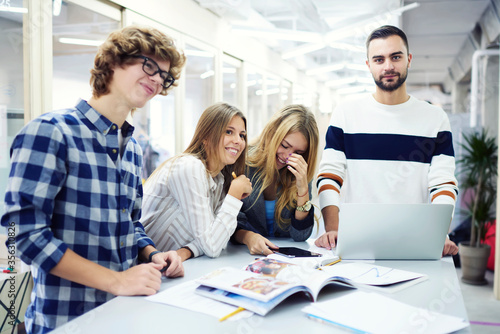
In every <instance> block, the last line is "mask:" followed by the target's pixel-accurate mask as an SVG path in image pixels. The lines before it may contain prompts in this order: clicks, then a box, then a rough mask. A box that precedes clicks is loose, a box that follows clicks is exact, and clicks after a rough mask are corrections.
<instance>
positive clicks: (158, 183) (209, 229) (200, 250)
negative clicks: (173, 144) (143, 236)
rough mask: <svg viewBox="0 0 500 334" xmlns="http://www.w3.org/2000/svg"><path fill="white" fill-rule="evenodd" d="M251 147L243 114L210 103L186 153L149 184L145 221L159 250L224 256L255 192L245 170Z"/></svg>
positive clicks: (158, 171)
mask: <svg viewBox="0 0 500 334" xmlns="http://www.w3.org/2000/svg"><path fill="white" fill-rule="evenodd" d="M246 151H247V141H246V119H245V117H244V116H243V113H242V112H241V111H239V110H238V109H237V108H236V107H233V106H231V105H229V104H226V103H218V104H215V105H213V106H211V107H209V108H207V109H206V110H205V111H204V112H203V114H202V115H201V117H200V120H199V121H198V125H197V126H196V130H195V133H194V136H193V139H192V140H191V143H190V144H189V146H188V148H187V149H186V150H185V151H184V153H183V154H181V155H180V156H177V157H173V158H171V159H169V160H167V161H166V162H164V163H163V164H162V165H160V166H159V167H158V168H157V169H156V170H155V172H154V173H153V174H152V175H151V176H150V177H149V179H148V180H147V181H146V184H145V186H144V202H143V216H142V223H143V225H144V228H145V230H146V232H147V233H148V235H150V236H151V238H152V239H153V241H154V242H155V243H156V245H157V247H158V249H161V250H163V251H167V250H176V251H177V253H178V254H179V255H180V257H181V258H182V260H183V261H185V260H187V259H189V258H191V257H197V256H201V255H203V254H205V255H207V256H209V257H217V256H219V255H220V253H221V251H222V250H223V249H224V248H225V247H226V245H227V242H228V240H229V238H230V237H231V235H232V234H233V232H234V230H235V228H236V217H237V215H238V212H239V210H240V208H241V206H242V201H241V200H242V199H243V198H245V197H246V196H248V194H250V192H251V191H252V184H251V183H250V180H249V179H248V178H247V177H246V176H245V175H242V174H243V173H244V169H245V157H246ZM233 174H234V175H239V176H237V177H233Z"/></svg>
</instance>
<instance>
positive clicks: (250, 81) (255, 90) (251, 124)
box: [246, 69, 266, 140]
mask: <svg viewBox="0 0 500 334" xmlns="http://www.w3.org/2000/svg"><path fill="white" fill-rule="evenodd" d="M246 85H247V94H248V138H249V139H250V140H251V139H252V138H255V137H256V136H258V135H259V134H260V132H261V131H262V127H263V126H264V123H265V116H266V115H265V107H264V99H263V97H264V95H263V94H262V90H263V75H262V74H261V73H259V72H257V71H256V70H251V69H249V70H248V71H247V80H246Z"/></svg>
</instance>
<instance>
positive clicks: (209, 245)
mask: <svg viewBox="0 0 500 334" xmlns="http://www.w3.org/2000/svg"><path fill="white" fill-rule="evenodd" d="M169 182H170V186H171V189H172V191H173V192H175V193H176V198H178V203H179V205H180V207H181V210H182V212H183V215H184V216H185V218H186V222H187V223H188V224H189V225H190V226H189V229H190V231H191V232H192V233H193V236H194V240H192V243H190V244H189V245H188V247H190V249H191V250H192V251H193V253H194V255H195V256H199V255H203V254H205V255H207V256H208V257H217V256H219V255H220V253H221V251H222V250H223V249H224V248H225V247H226V245H227V242H228V241H229V238H230V237H231V235H232V234H233V233H234V230H235V229H236V217H237V215H238V212H239V211H240V209H241V206H242V204H243V202H242V201H240V200H239V199H236V198H234V197H232V196H231V195H226V196H225V197H224V201H223V203H222V205H221V206H220V207H219V208H217V209H216V211H215V212H214V208H213V207H212V206H211V200H210V196H211V195H210V191H209V184H208V178H207V172H206V168H205V166H204V165H203V163H202V162H201V161H199V160H198V159H196V158H191V159H186V160H185V163H183V164H182V167H180V165H178V166H176V168H174V169H173V170H172V174H171V176H170V179H169ZM178 233H182V231H178ZM191 247H192V248H191Z"/></svg>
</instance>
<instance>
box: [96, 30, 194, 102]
mask: <svg viewBox="0 0 500 334" xmlns="http://www.w3.org/2000/svg"><path fill="white" fill-rule="evenodd" d="M134 55H135V56H136V55H145V56H150V57H154V58H156V59H161V60H163V61H169V62H170V70H169V72H170V74H171V75H172V76H173V77H174V79H175V80H176V81H175V82H174V84H173V86H177V84H178V82H177V80H178V79H179V77H180V74H181V70H182V67H183V66H184V64H185V63H186V56H185V55H184V53H183V52H182V51H181V50H179V49H178V48H177V47H176V46H175V44H174V40H173V38H171V37H170V36H167V35H165V34H164V33H162V32H161V31H159V30H157V29H155V28H150V27H144V26H137V25H132V26H128V27H125V28H123V29H121V30H117V31H114V32H112V33H111V34H110V35H109V36H108V38H107V39H106V41H105V42H104V43H103V44H101V46H100V47H99V50H98V52H97V54H96V56H95V59H94V68H93V69H91V70H90V74H91V77H90V85H91V86H92V96H93V97H94V98H99V97H100V96H102V95H106V94H108V93H109V83H110V82H111V78H112V77H113V69H114V68H115V67H116V66H120V67H122V66H124V65H128V64H132V63H134V62H135V61H136V60H135V58H133V57H130V56H134ZM169 89H170V88H169ZM160 94H161V95H167V89H162V91H161V92H160Z"/></svg>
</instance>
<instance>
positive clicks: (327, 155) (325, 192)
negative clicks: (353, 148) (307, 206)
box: [317, 116, 347, 209]
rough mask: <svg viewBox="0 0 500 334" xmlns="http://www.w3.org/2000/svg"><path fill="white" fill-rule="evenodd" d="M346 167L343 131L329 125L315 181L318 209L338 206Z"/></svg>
mask: <svg viewBox="0 0 500 334" xmlns="http://www.w3.org/2000/svg"><path fill="white" fill-rule="evenodd" d="M332 118H333V116H332ZM346 167H347V160H346V155H345V146H344V131H343V130H342V129H341V128H340V127H337V126H334V125H330V126H329V127H328V130H327V133H326V145H325V150H324V151H323V157H322V159H321V163H320V166H319V174H318V180H317V188H318V194H319V204H320V209H323V208H324V207H327V206H330V205H335V206H339V202H340V189H341V188H342V184H343V182H344V178H345V171H346Z"/></svg>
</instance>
